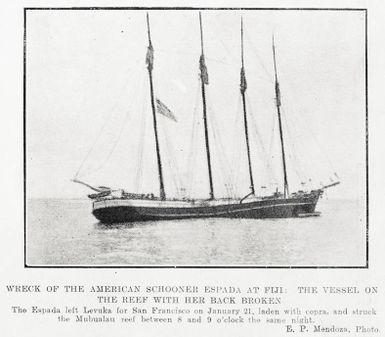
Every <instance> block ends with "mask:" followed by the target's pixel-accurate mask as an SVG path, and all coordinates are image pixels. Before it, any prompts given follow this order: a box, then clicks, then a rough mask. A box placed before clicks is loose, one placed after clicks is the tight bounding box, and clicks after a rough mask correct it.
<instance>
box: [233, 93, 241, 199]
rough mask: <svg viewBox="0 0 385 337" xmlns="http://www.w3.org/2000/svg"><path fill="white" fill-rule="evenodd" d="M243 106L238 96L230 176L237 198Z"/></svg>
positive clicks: (238, 193)
mask: <svg viewBox="0 0 385 337" xmlns="http://www.w3.org/2000/svg"><path fill="white" fill-rule="evenodd" d="M241 104H242V101H241V95H238V102H237V109H236V114H235V118H234V123H233V134H232V137H231V139H233V140H234V142H233V148H232V156H231V159H232V161H231V165H230V176H231V179H232V180H233V181H234V184H235V189H234V193H236V196H239V195H240V190H239V187H238V186H239V184H238V182H239V181H238V180H239V179H238V178H239V174H240V156H241V152H242V151H241V141H240V137H239V136H238V135H239V134H240V133H241V132H242V131H241V125H240V120H241V116H242V112H241Z"/></svg>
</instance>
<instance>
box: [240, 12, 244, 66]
mask: <svg viewBox="0 0 385 337" xmlns="http://www.w3.org/2000/svg"><path fill="white" fill-rule="evenodd" d="M241 61H242V68H244V60H243V18H242V17H241Z"/></svg>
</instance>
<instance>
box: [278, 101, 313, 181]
mask: <svg viewBox="0 0 385 337" xmlns="http://www.w3.org/2000/svg"><path fill="white" fill-rule="evenodd" d="M282 115H283V122H284V124H285V125H286V128H285V129H286V130H285V131H286V133H287V138H288V140H289V142H290V143H291V145H290V146H289V147H288V154H289V157H291V158H292V159H294V162H295V164H294V163H293V160H292V161H291V163H292V168H294V171H295V173H296V175H297V178H298V179H299V180H300V181H301V180H302V179H306V178H307V177H308V175H307V174H305V172H304V171H303V169H302V167H303V165H301V160H300V159H299V158H300V157H299V156H298V155H297V149H296V146H295V138H296V137H293V135H292V132H291V128H290V127H289V124H290V122H289V121H288V120H290V119H289V118H287V117H286V113H285V110H284V109H282ZM297 162H298V164H297ZM297 165H298V166H297Z"/></svg>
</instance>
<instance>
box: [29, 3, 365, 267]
mask: <svg viewBox="0 0 385 337" xmlns="http://www.w3.org/2000/svg"><path fill="white" fill-rule="evenodd" d="M34 10H43V11H44V10H55V11H58V10H238V11H248V10H253V11H274V10H280V11H362V12H364V13H365V142H366V148H365V150H366V157H365V159H366V165H365V167H366V202H365V207H366V210H365V214H366V258H365V265H362V266H359V265H357V266H344V265H341V266H306V265H305V266H284V265H282V266H280V265H255V266H254V265H244V266H243V265H234V266H231V265H230V266H222V265H213V266H209V265H208V266H206V265H159V266H156V265H95V266H93V265H73V266H72V265H47V266H45V265H28V264H27V234H26V233H27V230H26V228H27V164H26V144H27V137H26V105H27V99H26V74H27V66H26V58H27V12H28V11H34ZM368 123H369V120H368V9H367V8H330V7H327V8H311V7H309V8H306V7H302V8H301V7H292V8H291V7H289V8H279V7H273V8H269V7H24V36H23V181H24V184H23V192H24V199H23V201H24V205H23V206H24V207H23V208H24V268H42V269H47V268H53V269H62V268H68V269H110V268H119V269H122V268H123V269H147V268H148V269H160V268H173V269H202V268H203V269H369V129H368Z"/></svg>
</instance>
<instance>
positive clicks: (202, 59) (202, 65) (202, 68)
mask: <svg viewBox="0 0 385 337" xmlns="http://www.w3.org/2000/svg"><path fill="white" fill-rule="evenodd" d="M199 26H200V32H201V56H200V58H199V69H200V78H201V87H202V105H203V122H204V128H205V142H206V155H207V167H208V173H209V185H210V200H212V199H214V187H213V177H212V171H211V158H210V142H209V134H208V126H207V111H206V110H207V108H206V92H205V86H206V85H207V84H209V77H208V74H207V68H206V63H205V56H204V51H203V30H202V16H201V13H200V12H199Z"/></svg>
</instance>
